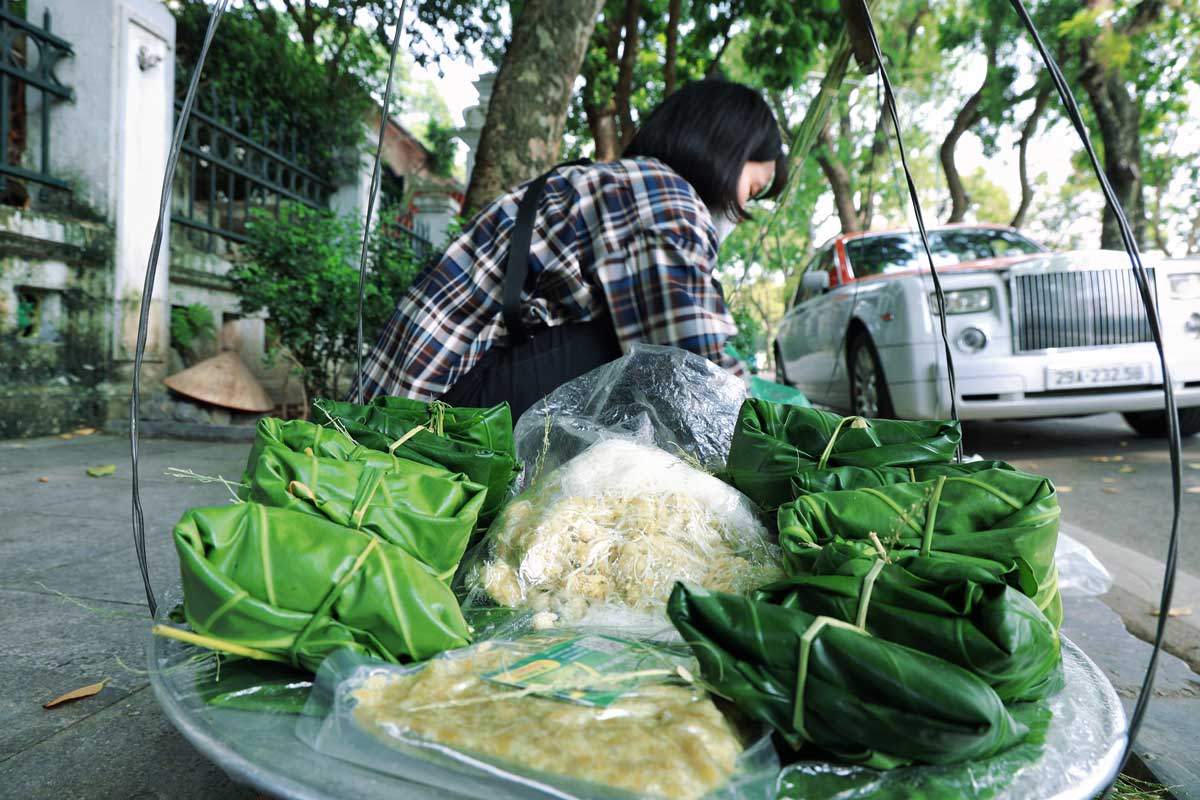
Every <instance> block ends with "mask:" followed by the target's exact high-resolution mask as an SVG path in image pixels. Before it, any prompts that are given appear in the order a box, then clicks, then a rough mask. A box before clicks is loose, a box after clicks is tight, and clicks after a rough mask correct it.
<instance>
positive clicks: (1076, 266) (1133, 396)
mask: <svg viewBox="0 0 1200 800" xmlns="http://www.w3.org/2000/svg"><path fill="white" fill-rule="evenodd" d="M929 236H930V244H931V249H932V251H933V255H934V263H935V265H937V266H938V276H939V277H940V278H941V283H942V288H943V289H944V291H945V297H946V312H947V317H946V323H947V328H948V333H949V337H950V346H951V348H952V351H953V356H954V368H955V375H956V377H957V389H958V398H957V400H958V412H959V416H960V417H961V418H962V419H966V420H970V419H1014V418H1030V417H1059V416H1075V415H1084V414H1095V413H1100V412H1106V411H1120V412H1121V413H1122V414H1123V415H1124V416H1125V420H1126V421H1127V422H1128V423H1129V424H1130V425H1131V426H1132V427H1133V428H1134V429H1135V430H1137V431H1138V432H1139V433H1141V434H1143V435H1148V436H1155V435H1158V436H1161V435H1164V434H1165V432H1166V414H1165V413H1164V412H1163V411H1162V409H1163V396H1162V370H1161V368H1160V366H1159V361H1158V353H1157V351H1156V350H1155V347H1154V342H1153V339H1152V338H1151V329H1150V324H1149V322H1147V319H1146V314H1145V312H1144V310H1143V306H1142V301H1141V296H1140V294H1139V293H1138V290H1137V285H1136V283H1135V282H1134V276H1133V272H1132V270H1131V268H1130V265H1129V259H1128V257H1127V256H1126V254H1125V253H1123V252H1117V251H1110V250H1091V251H1072V252H1066V253H1052V252H1049V251H1047V250H1046V249H1045V248H1044V247H1042V246H1041V245H1039V244H1037V243H1036V242H1034V241H1032V240H1030V239H1028V238H1026V237H1024V236H1022V235H1021V234H1019V233H1017V232H1016V231H1015V230H1013V229H1011V228H1004V227H1000V226H988V225H957V226H947V227H942V228H934V229H931V230H930V231H929ZM1143 263H1144V264H1146V266H1147V269H1148V271H1149V272H1150V273H1151V276H1152V278H1153V282H1154V286H1155V290H1156V296H1157V299H1158V308H1159V309H1160V311H1161V314H1162V326H1163V337H1164V344H1165V348H1166V354H1167V365H1168V367H1169V368H1170V372H1171V378H1172V383H1173V384H1174V388H1175V398H1176V401H1177V403H1178V405H1179V408H1180V414H1179V418H1180V423H1181V428H1182V430H1183V433H1184V435H1191V434H1195V433H1197V432H1200V259H1182V260H1174V261H1168V260H1158V261H1154V262H1150V261H1148V260H1143ZM775 361H776V374H777V378H778V379H779V380H780V381H781V382H783V383H787V384H789V385H792V386H795V387H797V388H798V389H800V390H801V391H803V392H804V393H805V394H806V395H808V397H809V399H810V400H812V401H813V402H814V403H820V404H822V405H827V406H831V407H833V408H836V409H840V410H844V411H848V412H852V413H855V414H860V415H862V416H867V417H875V416H883V417H888V416H895V417H900V418H909V419H937V418H945V417H947V416H949V413H950V392H949V387H948V385H947V382H946V358H945V351H944V346H943V344H942V338H941V332H940V324H939V322H938V315H937V313H936V295H934V287H933V279H932V277H931V275H930V274H929V268H928V261H927V258H926V255H925V252H924V249H923V248H922V246H921V241H920V238H919V237H918V236H917V235H916V234H915V233H907V232H896V233H892V232H870V233H856V234H846V235H842V236H838V237H836V238H835V239H833V240H832V241H830V242H828V243H826V244H825V245H824V246H823V247H822V248H821V249H820V251H818V253H817V255H816V257H815V258H814V259H813V261H812V262H811V263H810V264H809V265H808V266H807V268H806V270H805V272H804V274H803V276H802V278H801V281H800V285H799V287H798V288H797V291H796V294H795V297H793V298H792V300H791V303H790V304H789V307H788V310H787V313H786V314H785V316H784V318H783V321H782V322H781V324H780V328H779V331H778V334H777V336H776V340H775Z"/></svg>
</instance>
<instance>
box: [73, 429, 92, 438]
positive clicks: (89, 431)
mask: <svg viewBox="0 0 1200 800" xmlns="http://www.w3.org/2000/svg"><path fill="white" fill-rule="evenodd" d="M95 432H96V429H95V428H79V429H78V430H74V431H71V433H73V434H75V435H76V436H91V435H92V434H93V433H95Z"/></svg>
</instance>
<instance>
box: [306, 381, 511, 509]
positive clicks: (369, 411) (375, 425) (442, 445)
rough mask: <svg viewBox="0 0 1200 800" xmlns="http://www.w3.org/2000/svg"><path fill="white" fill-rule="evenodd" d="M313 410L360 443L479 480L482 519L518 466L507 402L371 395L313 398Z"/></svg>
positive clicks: (497, 506) (495, 504) (494, 506)
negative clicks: (361, 399)
mask: <svg viewBox="0 0 1200 800" xmlns="http://www.w3.org/2000/svg"><path fill="white" fill-rule="evenodd" d="M313 415H314V419H316V420H317V421H318V422H320V424H322V425H323V426H327V427H333V428H338V429H341V430H342V432H344V433H346V434H348V435H349V436H350V438H351V439H353V440H354V441H355V442H356V443H358V444H360V445H364V446H366V447H369V448H372V449H375V450H380V451H383V452H385V453H391V454H394V455H398V456H402V457H404V458H407V459H411V460H413V461H421V462H423V463H426V464H432V465H436V466H440V467H444V468H446V469H448V470H450V471H451V472H461V473H463V474H465V475H466V476H467V477H468V478H470V479H471V480H472V481H474V482H475V483H480V484H483V485H484V486H486V487H487V496H486V497H485V499H484V502H483V509H482V511H481V512H480V522H481V524H484V525H486V524H487V523H488V522H490V521H491V519H492V517H494V516H495V515H496V512H497V511H499V510H500V506H501V505H503V503H504V500H505V496H506V494H507V492H508V486H509V484H510V483H512V481H513V479H514V478H515V477H516V476H517V474H519V473H520V471H521V465H520V463H519V462H518V461H517V455H516V444H515V442H514V441H513V422H512V413H511V412H510V411H509V408H508V404H507V403H501V404H500V405H498V406H493V407H491V408H455V407H453V406H448V405H446V404H445V403H441V402H438V401H434V402H432V403H424V402H421V401H420V400H410V399H408V398H404V397H376V398H375V399H374V400H372V401H371V402H370V403H368V404H366V405H357V404H355V403H348V402H337V401H333V400H324V399H317V400H315V401H313Z"/></svg>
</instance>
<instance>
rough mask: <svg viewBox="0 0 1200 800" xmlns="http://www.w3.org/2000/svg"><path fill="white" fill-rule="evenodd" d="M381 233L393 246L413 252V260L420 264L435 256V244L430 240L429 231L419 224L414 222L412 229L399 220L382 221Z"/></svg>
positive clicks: (380, 224) (380, 225)
mask: <svg viewBox="0 0 1200 800" xmlns="http://www.w3.org/2000/svg"><path fill="white" fill-rule="evenodd" d="M379 232H380V233H381V234H383V236H384V238H385V240H386V241H388V242H390V243H391V244H392V246H394V247H398V248H400V249H408V250H411V251H412V255H413V258H415V259H416V260H417V261H419V262H424V261H426V260H428V259H429V258H430V257H431V256H432V255H434V251H433V242H431V241H430V240H429V229H428V227H427V226H424V225H421V224H420V223H419V222H414V223H413V225H412V227H409V226H408V225H406V224H404V222H403V221H401V220H399V219H395V220H381V221H380V223H379Z"/></svg>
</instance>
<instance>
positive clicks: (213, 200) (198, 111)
mask: <svg viewBox="0 0 1200 800" xmlns="http://www.w3.org/2000/svg"><path fill="white" fill-rule="evenodd" d="M182 106H183V103H182V101H176V104H175V109H176V113H178V112H179V109H180V108H182ZM305 163H312V151H311V148H310V147H308V145H307V144H306V142H305V141H303V140H302V137H301V135H300V133H299V132H298V131H297V130H296V129H295V128H294V127H289V126H288V125H286V124H284V123H282V122H278V121H275V120H271V119H267V118H265V117H261V116H258V115H255V113H254V111H253V109H252V108H250V107H249V106H248V105H247V104H241V103H237V102H235V101H226V100H222V98H221V97H220V96H219V95H218V94H217V92H216V91H215V90H210V91H209V92H208V93H206V94H205V95H202V96H201V97H200V98H198V99H197V103H196V105H195V106H194V107H193V109H192V116H191V118H190V119H189V121H188V130H187V135H186V137H185V139H184V143H183V150H182V153H181V157H180V168H179V170H178V171H177V173H176V185H175V191H174V192H173V195H174V202H173V204H172V205H173V208H172V211H171V221H172V222H173V223H175V224H176V225H178V226H180V227H181V229H182V230H184V231H185V232H186V236H187V239H188V241H189V242H191V243H192V245H193V246H197V247H199V248H200V249H203V250H208V251H213V250H216V249H218V246H221V247H226V246H228V244H229V243H231V242H232V243H239V242H244V241H246V238H247V237H246V223H247V221H248V220H249V218H250V213H251V211H252V210H253V209H255V208H267V209H273V210H274V212H275V213H276V214H278V213H279V209H280V206H281V205H282V203H284V202H285V201H290V202H295V203H301V204H303V205H306V206H308V207H310V208H327V207H328V205H329V197H330V195H332V194H333V191H334V186H333V184H332V183H331V182H330V181H329V180H327V179H326V178H324V177H322V176H320V175H318V174H316V173H315V172H313V171H311V170H310V169H308V168H307V167H306V166H304V164H305Z"/></svg>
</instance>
